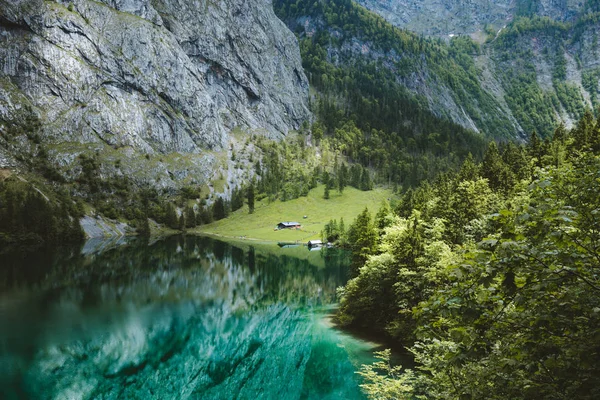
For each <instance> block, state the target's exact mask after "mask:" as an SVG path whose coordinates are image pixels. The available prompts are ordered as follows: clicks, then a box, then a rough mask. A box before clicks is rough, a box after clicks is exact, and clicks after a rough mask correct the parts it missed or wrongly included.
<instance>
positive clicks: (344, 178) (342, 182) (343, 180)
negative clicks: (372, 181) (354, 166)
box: [338, 163, 348, 193]
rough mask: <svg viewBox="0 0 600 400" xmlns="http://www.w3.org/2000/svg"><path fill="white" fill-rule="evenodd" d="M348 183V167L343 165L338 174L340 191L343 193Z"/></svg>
mask: <svg viewBox="0 0 600 400" xmlns="http://www.w3.org/2000/svg"><path fill="white" fill-rule="evenodd" d="M347 183H348V167H346V164H344V163H342V166H341V167H340V168H339V172H338V191H339V192H340V193H342V192H343V191H344V188H345V187H346V185H347Z"/></svg>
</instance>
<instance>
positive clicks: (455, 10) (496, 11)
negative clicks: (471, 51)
mask: <svg viewBox="0 0 600 400" xmlns="http://www.w3.org/2000/svg"><path fill="white" fill-rule="evenodd" d="M356 2H357V3H359V4H361V5H363V6H365V7H366V8H368V9H370V10H372V11H374V12H376V13H378V14H380V15H381V16H383V17H384V18H385V19H387V20H388V21H390V22H391V23H393V24H394V25H397V26H399V27H402V28H406V29H408V30H411V31H414V32H418V33H422V34H425V35H431V36H447V35H452V34H456V35H461V34H472V33H476V32H478V31H482V30H483V29H484V28H485V27H486V25H490V26H492V27H493V28H496V29H499V28H502V27H503V26H505V25H506V24H507V23H509V22H510V21H511V20H512V19H513V18H514V17H515V16H516V15H518V14H536V15H540V16H546V17H550V18H552V19H555V20H560V21H568V20H571V19H573V18H575V17H576V16H577V15H578V13H579V12H580V11H581V10H582V9H583V7H584V3H585V2H582V1H579V0H566V1H555V0H541V1H536V2H530V3H531V4H529V5H528V4H527V2H525V1H518V0H469V1H460V0H444V1H438V0H400V1H399V0H356Z"/></svg>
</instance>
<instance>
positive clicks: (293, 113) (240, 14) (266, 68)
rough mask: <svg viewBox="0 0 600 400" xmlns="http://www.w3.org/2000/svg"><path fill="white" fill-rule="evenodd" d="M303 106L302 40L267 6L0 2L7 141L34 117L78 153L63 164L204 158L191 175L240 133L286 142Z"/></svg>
mask: <svg viewBox="0 0 600 400" xmlns="http://www.w3.org/2000/svg"><path fill="white" fill-rule="evenodd" d="M307 103H308V82H307V79H306V77H305V75H304V72H303V70H302V66H301V59H300V53H299V50H298V44H297V41H296V38H295V37H294V35H293V34H292V33H291V32H290V31H289V30H288V29H287V28H286V27H285V25H284V24H283V23H282V22H280V21H279V19H277V17H276V16H275V14H274V13H273V9H272V6H271V3H270V1H268V0H252V1H242V0H221V1H210V0H201V1H195V2H192V1H169V0H102V1H92V0H74V1H49V0H47V1H42V0H23V1H14V0H0V132H6V131H7V130H8V129H9V128H10V126H11V125H14V124H17V125H18V124H19V123H20V121H22V120H23V118H24V115H29V114H31V115H33V116H34V117H35V118H37V119H39V124H40V125H41V137H42V140H44V141H47V142H48V143H50V144H52V143H54V144H61V145H63V144H65V143H71V144H74V145H73V146H71V148H69V149H66V148H65V146H62V147H60V148H54V150H53V152H52V155H53V156H54V157H55V159H56V160H58V161H59V163H62V164H68V163H70V162H71V161H72V159H73V157H69V156H62V157H61V154H63V155H64V154H65V153H70V154H73V153H77V151H78V150H77V149H79V147H78V146H77V145H78V144H84V145H90V144H93V145H94V146H95V147H94V148H95V150H96V151H100V152H104V150H105V149H107V148H110V149H124V150H123V154H124V155H125V157H123V162H124V163H125V164H127V161H128V159H132V158H134V156H135V155H136V154H149V155H152V154H168V153H175V152H179V153H189V154H198V159H202V160H204V161H198V162H196V161H193V160H192V161H191V162H189V163H188V165H185V166H183V167H176V168H174V169H177V168H179V169H183V170H190V169H191V170H193V169H194V165H199V164H203V163H204V164H206V163H207V161H206V160H207V159H206V158H203V154H204V153H205V151H206V150H213V149H214V150H220V149H222V148H223V147H224V146H225V145H226V144H227V142H228V134H229V132H230V131H231V130H232V129H234V128H235V127H242V128H244V129H247V130H252V131H259V133H261V134H266V135H268V136H270V137H274V138H277V137H282V136H283V135H285V134H286V133H287V132H288V131H289V130H291V129H295V128H297V127H299V126H300V124H301V123H302V122H303V121H305V120H307V119H309V118H310V114H309V111H308V107H307ZM14 152H15V151H14V149H13V150H10V149H9V150H6V146H5V150H4V151H0V160H4V161H3V162H4V164H11V162H13V161H14V160H9V159H10V156H11V153H14ZM2 154H3V155H2ZM12 155H14V154H12ZM211 163H212V161H210V160H209V161H208V164H211ZM142 169H143V168H142ZM208 171H210V165H204V166H203V167H202V168H196V170H195V171H194V172H195V173H196V175H202V174H203V173H206V174H208ZM170 172H173V171H170Z"/></svg>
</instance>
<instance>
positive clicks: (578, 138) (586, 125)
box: [571, 109, 594, 150]
mask: <svg viewBox="0 0 600 400" xmlns="http://www.w3.org/2000/svg"><path fill="white" fill-rule="evenodd" d="M593 129H594V116H593V115H592V112H591V111H590V110H589V109H588V110H586V111H585V114H584V115H583V117H582V118H581V119H580V120H579V122H578V123H577V127H575V129H573V130H572V131H571V136H572V137H573V139H574V140H573V143H572V148H574V149H576V150H583V149H585V148H586V147H588V146H589V144H590V139H591V138H592V136H593V133H592V131H593Z"/></svg>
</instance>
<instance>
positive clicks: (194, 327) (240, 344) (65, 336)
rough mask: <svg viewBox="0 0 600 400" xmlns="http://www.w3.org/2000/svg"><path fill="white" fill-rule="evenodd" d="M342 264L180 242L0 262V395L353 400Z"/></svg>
mask: <svg viewBox="0 0 600 400" xmlns="http://www.w3.org/2000/svg"><path fill="white" fill-rule="evenodd" d="M346 266H347V255H345V254H344V253H342V252H337V251H335V250H328V252H327V253H321V252H308V250H307V249H306V248H303V247H300V248H295V249H279V248H278V247H276V246H273V247H270V246H250V245H248V244H236V245H233V244H229V243H225V242H221V241H216V240H213V239H209V238H198V237H189V236H188V237H172V238H168V239H165V240H161V241H158V242H156V243H153V244H147V243H141V242H134V243H128V244H117V245H114V246H112V248H111V246H107V245H106V243H95V244H94V243H89V244H87V245H86V246H85V247H84V248H83V249H61V250H52V251H50V250H46V251H37V252H26V253H24V254H20V255H11V256H6V255H5V256H0V397H1V398H7V399H151V398H156V399H171V398H173V399H180V398H181V399H184V398H185V399H187V398H190V399H362V398H363V396H362V394H361V392H360V388H359V386H358V385H359V384H360V382H359V376H358V375H357V374H356V373H355V371H356V370H357V368H359V366H360V365H361V364H362V363H367V362H371V361H373V358H372V351H373V348H374V345H373V344H372V343H368V342H364V341H361V340H359V339H356V338H353V337H352V336H350V335H347V334H344V333H342V332H340V331H338V330H336V329H335V328H334V327H333V326H332V324H331V322H330V316H331V313H332V311H333V308H334V307H335V290H336V288H337V287H339V286H340V285H343V284H344V283H345V281H346V279H347V276H346V270H347V268H346Z"/></svg>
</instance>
